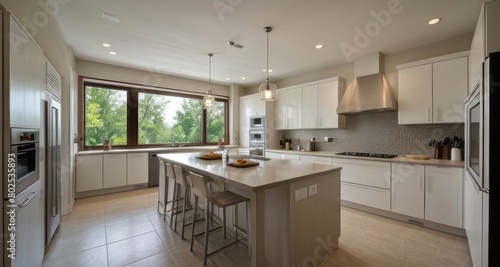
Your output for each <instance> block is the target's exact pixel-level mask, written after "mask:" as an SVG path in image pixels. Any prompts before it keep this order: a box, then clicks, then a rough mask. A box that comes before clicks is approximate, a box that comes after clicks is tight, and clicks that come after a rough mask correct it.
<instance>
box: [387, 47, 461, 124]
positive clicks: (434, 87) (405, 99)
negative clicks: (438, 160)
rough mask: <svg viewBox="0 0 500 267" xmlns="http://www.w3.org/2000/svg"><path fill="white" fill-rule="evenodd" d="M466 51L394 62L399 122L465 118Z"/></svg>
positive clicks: (428, 121)
mask: <svg viewBox="0 0 500 267" xmlns="http://www.w3.org/2000/svg"><path fill="white" fill-rule="evenodd" d="M468 54H469V52H468V51H466V52H461V53H455V54H451V55H446V56H441V57H437V58H431V59H426V60H421V61H418V62H413V63H408V64H403V65H399V66H396V68H397V69H398V109H399V110H398V120H399V124H428V123H463V122H464V114H463V110H464V101H465V98H466V97H467V87H468Z"/></svg>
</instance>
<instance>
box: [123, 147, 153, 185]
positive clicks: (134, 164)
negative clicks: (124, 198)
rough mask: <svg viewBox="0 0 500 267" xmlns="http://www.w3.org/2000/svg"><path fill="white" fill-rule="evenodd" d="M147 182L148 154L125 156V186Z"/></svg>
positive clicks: (129, 154)
mask: <svg viewBox="0 0 500 267" xmlns="http://www.w3.org/2000/svg"><path fill="white" fill-rule="evenodd" d="M147 182H148V153H128V154H127V185H133V184H145V183H147Z"/></svg>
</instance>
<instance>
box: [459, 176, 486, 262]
mask: <svg viewBox="0 0 500 267" xmlns="http://www.w3.org/2000/svg"><path fill="white" fill-rule="evenodd" d="M474 183H475V182H474V181H473V178H472V177H470V176H469V175H468V174H467V172H466V173H465V174H464V229H465V232H466V233H467V241H468V243H469V250H470V255H471V259H472V263H473V266H481V256H482V254H481V253H482V251H481V245H482V223H483V214H482V208H483V204H482V201H483V198H482V196H483V195H482V193H481V191H479V189H478V188H477V186H476V185H475V184H474Z"/></svg>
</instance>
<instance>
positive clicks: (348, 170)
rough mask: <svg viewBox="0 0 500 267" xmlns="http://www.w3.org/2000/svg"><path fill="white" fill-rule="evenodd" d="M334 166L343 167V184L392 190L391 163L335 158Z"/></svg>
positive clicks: (333, 160)
mask: <svg viewBox="0 0 500 267" xmlns="http://www.w3.org/2000/svg"><path fill="white" fill-rule="evenodd" d="M332 165H335V166H340V167H342V174H341V176H340V177H341V180H342V182H349V183H354V184H360V185H367V186H374V187H379V188H384V189H391V163H390V162H376V161H368V160H346V159H337V158H334V159H332Z"/></svg>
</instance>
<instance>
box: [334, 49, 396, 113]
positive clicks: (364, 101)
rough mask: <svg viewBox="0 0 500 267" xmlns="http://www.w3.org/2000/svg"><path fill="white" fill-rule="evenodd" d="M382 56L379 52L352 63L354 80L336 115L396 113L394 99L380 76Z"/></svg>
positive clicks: (385, 81)
mask: <svg viewBox="0 0 500 267" xmlns="http://www.w3.org/2000/svg"><path fill="white" fill-rule="evenodd" d="M382 67H383V55H382V54H381V53H379V52H377V53H374V54H369V55H366V56H363V57H360V58H358V59H356V60H355V61H354V71H355V76H356V78H355V79H354V81H352V82H351V83H350V84H349V86H348V87H347V89H346V91H345V93H344V95H343V96H342V99H341V100H340V103H339V106H338V107H337V113H338V114H340V115H354V114H359V113H372V112H381V111H396V110H397V108H398V104H397V101H396V97H394V94H393V93H392V91H391V88H390V87H389V83H388V82H387V80H386V78H385V76H384V75H383V74H382V71H381V70H382Z"/></svg>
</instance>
